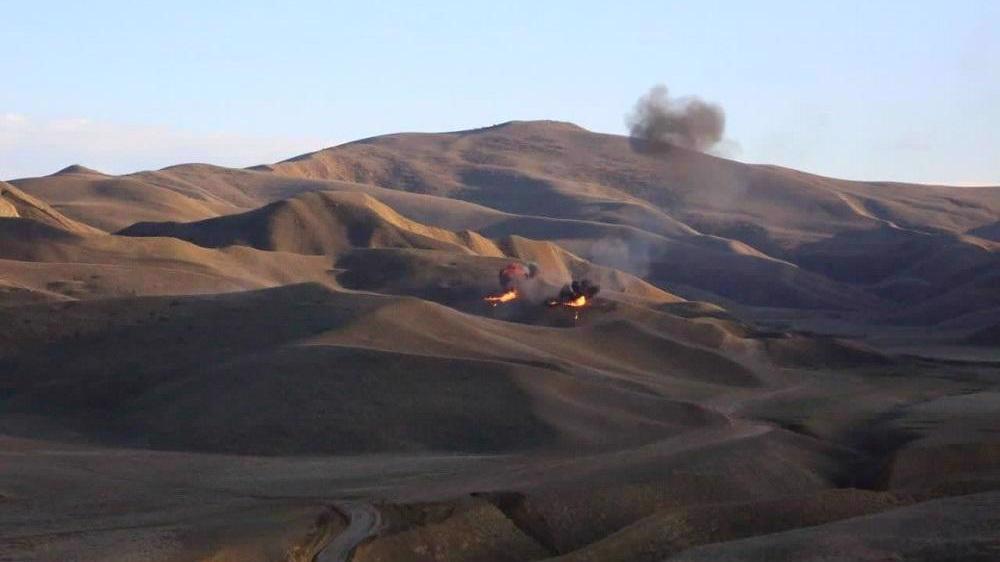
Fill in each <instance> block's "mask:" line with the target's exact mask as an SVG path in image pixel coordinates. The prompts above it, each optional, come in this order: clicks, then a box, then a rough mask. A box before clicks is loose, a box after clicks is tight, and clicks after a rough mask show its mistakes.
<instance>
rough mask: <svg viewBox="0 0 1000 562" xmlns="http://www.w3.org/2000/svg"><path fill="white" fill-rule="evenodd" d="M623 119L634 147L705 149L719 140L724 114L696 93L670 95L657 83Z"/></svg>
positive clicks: (723, 127)
mask: <svg viewBox="0 0 1000 562" xmlns="http://www.w3.org/2000/svg"><path fill="white" fill-rule="evenodd" d="M626 123H627V124H628V127H629V132H630V134H631V141H632V148H633V149H635V150H637V151H640V152H662V151H666V150H669V148H670V147H671V146H682V147H684V148H690V149H694V150H699V151H705V150H708V149H709V148H712V147H713V146H714V145H715V144H716V143H718V142H719V141H720V140H722V134H723V132H724V131H725V129H726V114H725V112H724V111H723V110H722V107H720V106H718V105H716V104H713V103H708V102H706V101H703V100H701V99H699V98H696V97H684V98H673V99H672V98H671V97H670V95H669V93H668V91H667V87H666V86H664V85H662V84H659V85H656V86H653V88H652V89H650V90H649V93H647V94H646V95H644V96H642V97H641V98H639V101H637V102H636V104H635V109H634V110H633V111H632V113H631V114H629V115H628V117H627V119H626Z"/></svg>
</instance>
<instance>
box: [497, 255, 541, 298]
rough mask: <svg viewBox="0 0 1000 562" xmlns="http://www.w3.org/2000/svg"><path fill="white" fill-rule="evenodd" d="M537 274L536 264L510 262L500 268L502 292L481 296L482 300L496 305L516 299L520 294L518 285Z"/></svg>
mask: <svg viewBox="0 0 1000 562" xmlns="http://www.w3.org/2000/svg"><path fill="white" fill-rule="evenodd" d="M537 274H538V266H537V265H535V264H533V263H529V264H527V265H525V264H523V263H518V262H511V263H509V264H507V265H505V266H504V267H503V269H501V270H500V274H499V279H500V287H501V288H502V289H503V293H500V294H499V295H490V296H487V297H485V298H483V300H484V301H486V302H487V303H488V304H489V305H490V306H496V305H498V304H502V303H505V302H510V301H512V300H517V299H518V298H519V297H521V296H522V294H521V291H519V290H518V287H520V285H521V284H522V283H523V282H524V281H526V280H528V279H534V278H535V275H537Z"/></svg>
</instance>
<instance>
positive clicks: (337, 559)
mask: <svg viewBox="0 0 1000 562" xmlns="http://www.w3.org/2000/svg"><path fill="white" fill-rule="evenodd" d="M334 507H335V508H336V509H337V510H338V511H340V512H341V513H343V514H344V516H345V517H347V519H348V521H349V523H348V525H347V528H346V529H344V531H343V532H342V533H340V534H339V535H337V536H336V537H335V538H334V539H333V540H331V541H330V542H329V543H327V545H326V546H325V547H323V550H321V551H320V552H319V554H317V555H316V558H315V559H314V562H348V560H350V559H351V554H353V553H354V549H355V548H357V547H358V545H359V544H361V543H362V542H364V540H365V539H367V538H368V537H370V536H372V535H374V534H375V533H376V532H377V531H378V528H379V525H380V524H381V523H382V517H381V515H380V514H379V512H378V510H377V509H375V507H374V506H372V505H371V504H369V503H365V502H360V501H345V502H337V503H335V504H334Z"/></svg>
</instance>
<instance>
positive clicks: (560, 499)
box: [0, 121, 1000, 562]
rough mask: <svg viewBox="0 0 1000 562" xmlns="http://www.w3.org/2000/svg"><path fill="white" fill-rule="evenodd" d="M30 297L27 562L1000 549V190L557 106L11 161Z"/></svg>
mask: <svg viewBox="0 0 1000 562" xmlns="http://www.w3.org/2000/svg"><path fill="white" fill-rule="evenodd" d="M511 264H513V265H511ZM498 272H500V274H499V277H498ZM504 272H507V273H506V274H505V273H504ZM505 275H507V277H505ZM583 280H586V281H587V282H588V283H589V284H590V285H599V286H600V292H599V293H596V295H594V294H589V295H588V298H586V299H583V300H580V299H581V297H580V295H582V294H583V292H584V291H583V290H578V291H575V292H572V294H569V295H568V296H567V294H566V293H564V294H563V295H560V291H561V290H562V289H563V287H564V286H566V285H569V284H571V283H572V282H573V281H578V282H579V281H583ZM590 285H588V286H590ZM505 292H510V293H512V296H511V300H509V301H508V302H500V303H490V302H486V301H484V297H488V296H499V295H502V294H504V293H505ZM514 297H516V298H514ZM577 305H579V306H577ZM0 318H2V328H3V329H2V330H0V561H11V562H14V561H18V562H21V561H24V562H27V561H76V560H80V561H84V560H86V561H90V560H94V561H105V560H108V561H139V560H142V561H163V562H167V561H169V562H182V561H203V562H209V561H211V562H229V561H231V562H236V561H240V562H279V561H280V562H305V561H312V560H317V561H319V562H323V561H327V562H329V561H334V560H348V559H350V560H355V561H357V562H376V561H382V562H390V561H391V562H409V561H413V562H418V561H420V562H423V561H435V562H465V561H468V562H472V561H476V562H487V561H512V562H513V561H550V562H555V561H559V562H570V561H573V562H582V561H593V562H618V561H621V562H640V561H657V562H658V561H666V560H670V561H673V560H685V561H688V560H690V561H694V560H698V561H713V562H716V561H723V560H754V561H758V560H760V561H778V560H807V561H808V560H815V561H819V560H824V561H827V560H869V561H885V560H927V561H930V560H962V561H982V562H987V561H996V560H1000V187H979V188H971V187H961V188H960V187H948V186H929V185H907V184H897V183H885V182H858V181H845V180H838V179H832V178H827V177H820V176H816V175H811V174H808V173H804V172H800V171H796V170H791V169H786V168H780V167H775V166H766V165H749V164H743V163H740V162H736V161H732V160H727V159H723V158H719V157H715V156H711V155H708V154H704V153H700V152H695V151H691V150H687V149H684V148H680V147H674V148H670V149H669V150H663V151H652V150H644V149H643V147H642V146H637V145H636V143H635V142H634V141H633V142H630V139H629V138H628V137H623V136H615V135H606V134H598V133H594V132H590V131H587V130H585V129H582V128H580V127H578V126H576V125H573V124H570V123H562V122H547V121H529V122H521V121H515V122H509V123H504V124H500V125H496V126H493V127H486V128H482V129H475V130H468V131H459V132H452V133H436V134H430V133H404V134H394V135H387V136H380V137H375V138H369V139H364V140H359V141H356V142H352V143H348V144H344V145H340V146H336V147H332V148H327V149H324V150H320V151H318V152H314V153H310V154H303V155H301V156H297V157H294V158H291V159H289V160H285V161H282V162H277V163H273V164H265V165H260V166H254V167H252V168H247V169H233V168H223V167H218V166H213V165H209V164H181V165H177V166H171V167H168V168H165V169H162V170H157V171H145V172H139V173H134V174H128V175H122V176H112V175H107V174H104V173H102V172H100V171H96V170H91V169H88V168H85V167H83V166H80V165H73V166H70V167H68V168H65V169H64V170H62V171H59V172H57V173H54V174H52V175H49V176H44V177H38V178H23V179H12V178H7V181H6V182H0Z"/></svg>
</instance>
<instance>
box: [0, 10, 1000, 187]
mask: <svg viewBox="0 0 1000 562" xmlns="http://www.w3.org/2000/svg"><path fill="white" fill-rule="evenodd" d="M140 4H142V3H139V2H134V1H130V2H125V1H115V2H109V1H93V2H70V1H59V2H44V1H38V2H20V1H13V0H0V79H2V84H3V85H2V87H0V179H13V178H17V177H25V176H35V175H43V174H49V173H52V172H54V171H56V170H58V169H60V168H62V167H64V166H66V165H69V164H73V163H81V164H84V165H86V166H90V167H93V168H97V169H99V170H102V171H105V172H111V173H125V172H131V171H136V170H140V169H151V168H159V167H163V166H167V165H170V164H176V163H181V162H190V161H201V162H212V163H216V164H221V165H230V166H248V165H252V164H257V163H261V162H273V161H276V160H281V159H284V158H288V157H291V156H294V155H296V154H299V153H302V152H307V151H311V150H317V149H319V148H322V147H325V146H330V145H333V144H337V143H341V142H347V141H350V140H354V139H358V138H363V137H368V136H373V135H378V134H384V133H391V132H399V131H447V130H458V129H467V128H474V127H480V126H486V125H491V124H495V123H500V122H503V121H508V120H511V119H556V120H563V121H572V122H574V123H577V124H579V125H581V126H583V127H586V128H588V129H591V130H595V131H601V132H608V133H617V134H625V133H626V129H625V125H624V116H625V114H626V113H628V112H629V110H630V109H631V107H632V105H633V104H634V102H635V100H636V99H637V98H638V97H639V96H640V95H642V94H644V93H645V92H646V91H647V90H648V89H649V88H650V87H651V86H653V85H654V84H657V83H663V84H665V85H667V87H668V88H669V89H670V91H671V93H672V94H676V95H697V96H699V97H702V98H703V99H705V100H708V101H712V102H716V103H718V104H720V105H722V106H723V107H724V108H725V110H726V117H727V128H726V137H727V138H728V139H730V142H728V143H727V146H728V147H729V149H728V152H727V155H728V156H729V157H732V158H735V159H737V160H741V161H745V162H755V163H768V164H778V165H783V166H789V167H792V168H798V169H802V170H806V171H810V172H815V173H821V174H825V175H831V176H837V177H844V178H851V179H872V180H876V179H877V180H897V181H914V182H926V183H952V184H959V185H975V184H980V185H1000V165H998V161H1000V158H998V156H1000V103H998V101H997V100H998V99H1000V2H998V1H972V0H965V1H961V0H958V1H952V2H928V1H908V2H904V1H883V2H870V1H868V2H854V1H842V2H822V3H820V2H815V3H814V2H796V1H781V2H778V1H772V2H767V1H758V2H740V3H737V2H665V1H658V2H657V1H649V2H627V1H626V2H615V3H612V2H587V1H575V2H563V1H549V2H507V3H502V4H501V3H496V2H482V3H471V2H467V1H466V2H458V1H455V2H424V3H412V2H398V1H387V2H378V3H376V2H371V3H363V2H349V3H347V2H333V1H326V2H322V1H312V2H282V3H277V2H263V1H257V0H244V1H242V2H239V3H235V2H193V1H177V2H171V3H160V4H159V5H156V6H143V5H140Z"/></svg>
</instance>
